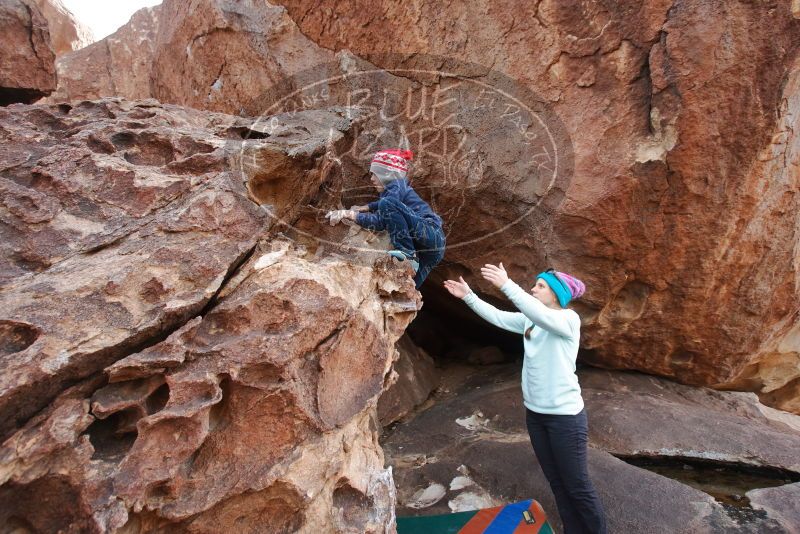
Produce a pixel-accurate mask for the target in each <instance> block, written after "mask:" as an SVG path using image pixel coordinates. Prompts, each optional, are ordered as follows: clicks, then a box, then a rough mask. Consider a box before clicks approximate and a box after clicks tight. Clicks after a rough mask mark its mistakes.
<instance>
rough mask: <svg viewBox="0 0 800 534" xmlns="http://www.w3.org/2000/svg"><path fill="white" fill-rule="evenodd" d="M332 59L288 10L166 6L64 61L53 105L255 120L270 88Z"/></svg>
mask: <svg viewBox="0 0 800 534" xmlns="http://www.w3.org/2000/svg"><path fill="white" fill-rule="evenodd" d="M332 57H333V54H331V53H330V52H329V51H327V50H324V49H322V48H320V47H319V46H317V45H315V44H314V43H312V42H311V41H310V40H308V39H307V38H306V37H305V36H304V35H303V34H302V33H301V32H300V31H299V29H298V28H297V25H296V24H295V23H294V22H293V21H292V20H291V19H290V18H289V17H288V15H287V14H286V11H285V9H283V8H281V7H276V6H272V5H270V4H268V3H265V2H257V3H256V2H247V3H245V4H241V5H240V4H237V3H230V2H221V1H217V0H203V1H201V2H199V3H197V2H195V3H192V4H191V5H190V4H187V3H186V2H182V1H172V0H166V1H165V2H164V3H163V4H161V5H159V6H157V7H154V8H145V9H142V10H140V11H138V12H136V13H135V14H134V16H133V17H132V18H131V20H130V22H129V23H128V24H126V25H125V26H123V27H122V28H120V29H119V30H118V31H117V32H116V33H114V34H113V35H110V36H109V37H107V38H105V39H103V40H101V41H99V42H97V43H95V44H93V45H91V46H89V47H87V48H85V49H83V50H80V51H78V52H75V53H72V54H68V55H66V56H64V57H63V58H60V59H59V62H58V69H59V73H60V76H61V80H62V81H61V83H60V84H59V87H58V91H57V92H56V93H55V94H54V95H53V97H52V98H51V100H50V101H52V102H66V101H70V100H77V99H86V98H99V97H101V96H122V97H125V98H130V99H136V98H149V97H155V98H157V99H158V100H160V101H162V102H171V103H176V104H180V105H184V106H190V107H194V108H199V109H209V110H214V111H221V112H225V113H233V114H240V113H242V114H249V115H257V114H258V113H259V112H260V111H261V109H257V108H256V107H254V106H253V101H254V100H255V101H258V97H259V96H260V95H261V94H262V93H263V92H264V91H265V90H266V89H267V88H269V87H271V86H273V85H275V84H276V83H278V82H279V81H281V80H283V79H284V78H285V77H287V76H292V75H294V74H296V73H297V72H300V71H303V70H305V69H308V68H310V67H313V66H314V65H317V64H320V63H324V62H328V61H330V60H331V59H332Z"/></svg>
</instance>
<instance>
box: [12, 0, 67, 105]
mask: <svg viewBox="0 0 800 534" xmlns="http://www.w3.org/2000/svg"><path fill="white" fill-rule="evenodd" d="M0 55H1V56H2V61H0V106H5V105H8V104H12V103H14V102H23V103H31V102H35V101H36V100H38V99H39V98H41V97H43V96H45V95H48V94H50V93H51V92H52V91H53V90H54V89H55V88H56V69H55V59H56V56H55V53H54V52H53V48H52V44H51V42H50V32H49V30H48V28H47V19H46V18H45V17H44V15H42V12H41V11H40V10H39V8H38V6H37V5H36V3H35V2H34V1H32V0H3V1H2V2H0Z"/></svg>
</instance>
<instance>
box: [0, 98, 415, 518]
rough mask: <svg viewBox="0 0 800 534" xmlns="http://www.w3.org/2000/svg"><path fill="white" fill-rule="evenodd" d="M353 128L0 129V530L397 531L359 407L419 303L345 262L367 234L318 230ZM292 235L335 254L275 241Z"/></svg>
mask: <svg viewBox="0 0 800 534" xmlns="http://www.w3.org/2000/svg"><path fill="white" fill-rule="evenodd" d="M351 124H352V120H351V119H349V118H347V116H346V113H345V112H343V111H342V110H336V109H333V110H317V111H310V112H304V113H296V114H293V115H292V116H283V117H276V118H275V121H273V122H272V125H273V129H272V130H271V133H270V134H266V133H262V134H261V135H255V134H254V133H257V132H256V131H255V130H253V128H255V127H256V126H255V125H254V121H253V120H252V119H242V118H238V117H234V116H230V115H223V114H217V113H209V112H200V111H197V110H192V109H185V108H180V107H176V106H171V105H164V104H160V103H158V102H157V101H155V100H145V101H126V100H122V99H103V100H98V101H83V102H80V103H75V104H58V105H35V106H13V107H10V108H6V109H2V110H0V125H1V126H2V130H1V131H2V135H3V140H2V141H3V142H2V150H0V184H2V194H1V195H0V217H1V218H0V222H1V223H2V225H1V226H0V232H2V236H3V241H2V248H3V254H2V258H3V264H2V268H0V272H2V274H3V278H2V280H0V309H2V310H3V311H2V316H0V348H2V353H0V369H2V373H0V413H1V414H2V417H1V418H0V420H2V423H3V424H2V435H3V439H4V443H3V444H2V447H0V524H1V525H3V527H4V528H8V529H11V530H13V529H28V530H30V531H46V532H56V531H59V530H63V531H70V532H72V531H74V532H113V531H120V532H166V531H169V532H209V531H215V532H219V531H224V530H231V529H235V530H237V531H243V532H262V531H263V528H264V525H265V524H268V525H270V528H272V529H274V531H276V532H278V531H301V532H321V531H330V530H331V529H333V530H334V531H338V532H351V531H358V532H388V531H389V530H390V529H391V528H392V525H393V521H394V519H393V518H394V515H393V510H394V507H393V503H394V493H393V492H394V486H393V480H392V477H391V473H390V471H387V470H386V469H384V465H383V455H382V451H381V449H380V446H379V445H378V443H377V433H378V432H379V429H380V425H379V423H378V420H377V415H376V405H377V398H378V396H379V394H380V393H381V392H382V390H383V389H384V387H386V386H387V385H388V380H389V372H390V369H391V365H392V362H393V360H394V358H395V354H396V351H395V348H394V344H395V342H396V340H397V339H398V338H399V337H400V336H401V335H402V333H403V332H404V331H405V328H406V326H407V325H408V323H409V322H410V321H411V319H412V318H413V317H414V315H415V314H416V311H417V309H418V308H419V307H420V305H421V302H420V297H419V293H417V292H416V291H415V290H414V285H413V281H412V280H411V277H410V276H409V274H410V273H409V272H408V271H407V269H405V268H403V267H398V266H396V265H393V264H391V263H390V262H388V261H387V260H386V259H383V260H381V259H380V258H379V257H378V255H374V254H373V255H365V254H362V255H361V256H358V258H359V260H360V261H359V262H354V261H352V258H350V257H344V256H342V255H341V252H342V250H343V249H342V248H341V242H342V241H344V242H352V243H354V244H358V243H361V242H363V241H364V240H370V239H374V237H373V236H371V235H367V234H366V233H365V232H361V231H357V230H356V229H355V228H352V227H349V228H346V227H337V228H331V227H322V226H320V223H321V222H322V218H321V216H320V215H319V212H320V211H322V212H324V211H325V210H326V209H328V208H331V207H333V206H331V205H316V204H317V202H318V201H319V199H322V200H324V201H325V202H328V201H333V200H332V199H331V198H330V196H329V195H327V194H321V193H320V189H321V188H322V186H323V184H324V183H325V181H326V180H328V179H330V173H329V172H327V170H326V169H328V156H327V155H328V153H329V150H332V149H334V148H335V147H336V146H337V145H338V144H339V143H342V142H346V138H347V136H348V135H349V133H348V132H349V128H350V126H351ZM310 205H314V207H309V206H310ZM300 219H302V220H304V224H306V225H307V226H308V225H312V224H317V225H318V226H319V227H318V228H317V230H316V231H315V232H313V233H314V234H315V235H325V234H326V233H334V234H335V233H337V232H339V233H340V234H342V235H338V237H337V241H336V244H337V246H336V247H334V246H327V247H323V246H316V247H307V246H304V245H302V244H299V243H298V242H297V241H292V240H290V239H287V238H286V237H278V233H279V232H283V231H289V230H291V229H292V223H293V222H294V221H295V220H300ZM42 496H46V498H47V502H48V503H49V504H48V506H46V507H43V506H40V505H38V504H36V503H38V502H41V500H40V499H41V498H42ZM234 525H235V527H234Z"/></svg>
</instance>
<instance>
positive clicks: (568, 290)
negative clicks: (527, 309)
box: [536, 269, 586, 308]
mask: <svg viewBox="0 0 800 534" xmlns="http://www.w3.org/2000/svg"><path fill="white" fill-rule="evenodd" d="M536 278H537V279H539V278H541V279H542V280H544V281H545V282H547V285H549V286H550V289H552V290H553V293H555V294H556V298H558V303H559V304H561V307H562V308H566V307H567V304H569V301H571V300H572V299H576V298H578V297H580V296H581V295H583V293H584V291H586V285H585V284H584V283H583V282H581V281H580V280H578V279H577V278H575V277H574V276H570V275H568V274H567V273H562V272H559V271H554V270H553V269H548V270H546V271H545V272H543V273H539V274H537V275H536Z"/></svg>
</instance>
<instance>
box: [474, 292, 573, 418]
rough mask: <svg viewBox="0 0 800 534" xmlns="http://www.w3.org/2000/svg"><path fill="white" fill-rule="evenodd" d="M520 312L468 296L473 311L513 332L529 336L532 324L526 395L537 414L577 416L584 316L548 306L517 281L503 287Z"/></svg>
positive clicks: (524, 376)
mask: <svg viewBox="0 0 800 534" xmlns="http://www.w3.org/2000/svg"><path fill="white" fill-rule="evenodd" d="M500 291H502V292H503V293H504V294H505V295H506V296H507V297H508V299H509V300H510V301H511V302H512V303H513V304H514V306H516V307H517V309H518V310H519V312H507V311H502V310H498V309H497V308H495V307H494V306H492V305H491V304H489V303H488V302H484V301H483V300H481V299H479V298H478V296H477V295H475V293H473V292H471V291H470V292H469V293H468V294H467V295H466V296H465V297H464V302H466V303H467V305H468V306H469V307H470V308H472V310H473V311H474V312H475V313H477V314H478V315H480V316H481V317H483V318H484V319H486V320H487V321H489V322H490V323H492V324H493V325H495V326H499V327H500V328H503V329H505V330H508V331H510V332H516V333H517V334H524V333H525V330H526V329H527V328H528V327H529V326H531V325H533V326H534V328H533V331H532V332H531V334H530V338H529V339H526V338H525V337H524V336H523V344H524V347H525V358H524V361H523V364H522V397H523V399H524V403H525V406H526V407H527V408H528V409H529V410H532V411H534V412H538V413H545V414H557V415H575V414H577V413H579V412H580V411H581V410H582V409H583V399H582V398H581V388H580V386H579V385H578V376H577V375H576V374H575V359H576V358H577V356H578V344H579V342H580V336H581V319H580V317H579V316H578V314H577V313H575V312H574V311H573V310H570V309H562V310H554V309H552V308H548V307H547V306H545V305H544V304H542V302H541V301H540V300H538V299H537V298H536V297H534V296H533V295H531V294H529V293H526V292H525V290H523V289H522V288H521V287H519V286H518V285H517V284H516V283H514V282H513V281H512V280H509V281H508V282H506V283H505V284H503V287H501V288H500Z"/></svg>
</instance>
